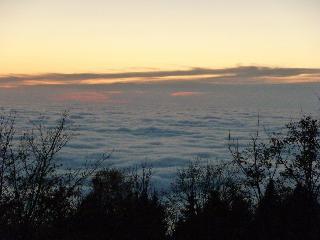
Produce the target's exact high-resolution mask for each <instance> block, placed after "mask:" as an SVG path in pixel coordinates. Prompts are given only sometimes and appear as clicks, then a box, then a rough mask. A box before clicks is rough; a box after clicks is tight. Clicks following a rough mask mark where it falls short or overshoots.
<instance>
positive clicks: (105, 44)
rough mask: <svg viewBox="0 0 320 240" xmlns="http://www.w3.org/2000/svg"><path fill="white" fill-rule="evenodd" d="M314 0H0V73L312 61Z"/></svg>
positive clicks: (319, 58)
mask: <svg viewBox="0 0 320 240" xmlns="http://www.w3.org/2000/svg"><path fill="white" fill-rule="evenodd" d="M319 12H320V1H319V0H307V1H303V0H269V1H264V0H242V1H239V0H197V1H195V0H193V1H191V0H135V1H133V0H105V1H103V0H90V1H89V0H68V1H66V0H55V1H52V0H0V30H1V32H0V75H2V76H7V75H10V74H31V75H32V74H44V73H87V72H90V73H110V72H135V71H139V72H144V71H164V70H165V71H168V70H185V69H193V68H230V67H236V66H249V65H250V66H268V67H289V68H319V67H320V45H319V43H320V27H319V23H320V14H319Z"/></svg>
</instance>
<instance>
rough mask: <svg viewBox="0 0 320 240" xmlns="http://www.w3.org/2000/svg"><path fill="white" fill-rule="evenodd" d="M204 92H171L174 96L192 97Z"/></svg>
mask: <svg viewBox="0 0 320 240" xmlns="http://www.w3.org/2000/svg"><path fill="white" fill-rule="evenodd" d="M202 94H203V93H202V92H193V91H188V92H186V91H182V92H173V93H171V94H170V96H172V97H190V96H198V95H202Z"/></svg>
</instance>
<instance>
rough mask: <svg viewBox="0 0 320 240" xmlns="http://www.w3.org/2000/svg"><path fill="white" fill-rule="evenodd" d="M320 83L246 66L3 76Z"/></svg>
mask: <svg viewBox="0 0 320 240" xmlns="http://www.w3.org/2000/svg"><path fill="white" fill-rule="evenodd" d="M299 78H301V81H313V82H314V81H320V69H315V68H272V67H257V66H244V67H234V68H220V69H211V68H192V69H189V70H173V71H145V72H118V73H71V74H66V73H47V74H34V75H24V74H11V75H5V76H0V87H10V86H11V87H16V86H30V85H48V84H54V85H63V84H67V85H85V84H113V83H132V82H148V83H152V82H159V81H164V80H166V81H186V80H203V81H208V82H212V83H243V82H244V83H252V82H254V83H259V82H282V80H283V81H285V80H286V79H289V80H290V82H298V81H299Z"/></svg>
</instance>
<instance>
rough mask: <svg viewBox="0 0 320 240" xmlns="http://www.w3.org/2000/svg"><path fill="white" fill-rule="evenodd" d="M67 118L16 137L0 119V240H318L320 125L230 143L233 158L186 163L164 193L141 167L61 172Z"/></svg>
mask: <svg viewBox="0 0 320 240" xmlns="http://www.w3.org/2000/svg"><path fill="white" fill-rule="evenodd" d="M66 120H67V118H66V116H63V117H62V118H61V119H60V120H59V122H58V125H57V126H56V127H54V128H45V127H44V126H42V125H37V126H34V127H33V128H32V129H30V130H29V131H26V132H23V133H19V134H18V133H17V132H16V130H15V127H14V126H15V125H14V121H15V118H14V117H13V116H6V117H3V118H1V120H0V239H8V240H11V239H21V240H25V239H35V240H37V239H69V240H72V239H79V240H82V239H83V240H84V239H97V240H100V239H101V240H102V239H106V240H109V239H110V240H111V239H120V240H122V239H123V240H124V239H151V240H152V239H159V240H160V239H177V240H180V239H184V240H188V239H190V240H191V239H192V240H193V239H223V240H228V239H290V240H294V239H320V204H319V191H320V132H319V130H320V122H319V121H318V120H315V119H313V118H311V117H303V118H302V119H301V120H299V121H297V122H291V123H289V124H288V125H287V126H286V128H285V129H284V130H283V131H282V133H281V134H280V133H273V134H264V136H260V133H259V132H257V133H255V134H254V135H253V136H252V137H251V140H250V141H248V142H247V145H245V146H242V145H241V144H239V143H238V141H237V140H236V139H235V140H233V139H231V137H230V139H229V150H230V153H231V154H230V156H231V158H230V160H225V161H223V162H222V163H221V164H217V163H213V164H202V162H201V161H194V162H190V164H189V166H188V167H186V168H185V169H181V170H178V171H177V174H176V178H175V179H174V181H173V183H172V188H171V189H170V190H168V191H167V192H166V193H162V192H161V193H160V192H157V191H156V190H155V189H154V188H153V187H152V171H151V169H150V168H149V167H147V166H142V167H141V168H137V169H131V170H119V169H113V168H103V167H102V166H103V164H102V163H103V162H105V161H106V160H107V159H108V158H109V157H110V156H109V155H103V156H102V157H101V159H98V160H96V161H94V162H88V163H87V164H85V166H84V167H83V168H79V169H65V168H63V167H62V166H61V165H60V163H59V158H58V157H57V154H58V152H59V151H60V150H61V149H62V148H63V147H64V146H65V144H67V142H68V141H69V139H70V136H71V134H70V132H69V130H68V127H67V126H66Z"/></svg>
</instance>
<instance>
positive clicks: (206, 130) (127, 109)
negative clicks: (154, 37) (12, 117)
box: [0, 82, 320, 187]
mask: <svg viewBox="0 0 320 240" xmlns="http://www.w3.org/2000/svg"><path fill="white" fill-rule="evenodd" d="M319 93H320V84H317V83H307V84H258V85H252V84H241V85H221V84H219V85H215V84H199V83H198V84H195V83H192V82H183V83H170V84H168V83H157V84H148V83H139V84H113V85H101V86H100V85H99V86H95V85H90V86H30V87H23V88H10V89H0V107H1V108H2V113H6V112H10V111H14V112H15V114H16V116H17V126H18V128H19V129H25V128H29V127H32V124H37V123H38V122H43V123H44V124H47V125H49V126H50V125H52V124H53V123H54V121H55V120H56V119H57V118H58V117H59V116H60V114H61V112H63V111H64V110H68V111H69V124H70V126H71V128H72V132H73V134H74V136H73V138H72V140H71V141H70V142H69V144H68V145H67V146H66V147H65V148H64V149H63V151H62V152H61V153H60V154H59V156H58V157H59V159H60V160H61V161H63V163H64V166H65V167H71V168H72V167H79V166H81V165H82V164H83V163H84V162H85V161H86V160H92V159H97V158H99V157H100V156H101V154H102V153H105V152H112V155H111V158H110V159H109V160H108V161H107V162H106V164H107V165H108V166H113V167H120V168H129V167H134V166H137V165H139V164H142V163H147V164H149V165H150V166H152V167H153V173H154V181H155V182H156V184H158V185H159V186H163V187H167V186H169V184H170V181H171V180H172V177H173V176H174V174H175V172H176V170H177V169H178V168H181V167H183V166H185V165H186V164H188V162H189V161H191V160H193V159H195V158H200V159H201V161H228V160H230V154H229V152H228V149H227V143H228V135H229V132H230V133H231V135H232V136H233V137H236V138H238V139H239V140H240V144H242V145H243V144H245V143H246V141H247V140H248V139H249V138H250V136H251V135H252V134H254V133H255V131H256V129H257V122H258V115H259V121H260V128H261V129H262V130H263V131H269V132H273V131H281V129H282V127H283V126H284V125H285V124H286V123H288V122H289V121H291V120H295V119H297V118H299V117H301V116H302V115H304V114H313V115H315V116H318V113H319V106H320V103H319V100H318V97H317V96H318V94H319Z"/></svg>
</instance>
